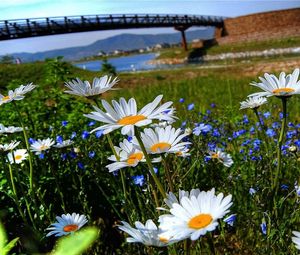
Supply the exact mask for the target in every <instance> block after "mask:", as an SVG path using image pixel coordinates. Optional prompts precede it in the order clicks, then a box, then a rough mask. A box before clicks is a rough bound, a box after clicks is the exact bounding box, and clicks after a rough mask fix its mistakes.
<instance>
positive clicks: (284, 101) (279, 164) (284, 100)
mask: <svg viewBox="0 0 300 255" xmlns="http://www.w3.org/2000/svg"><path fill="white" fill-rule="evenodd" d="M281 101H282V111H283V118H282V122H281V130H280V136H279V139H278V143H277V169H276V172H275V179H274V186H273V190H274V197H275V196H276V194H277V191H278V181H279V175H280V173H281V168H282V158H281V146H282V141H283V138H284V133H285V129H286V115H287V111H286V109H287V98H286V97H281Z"/></svg>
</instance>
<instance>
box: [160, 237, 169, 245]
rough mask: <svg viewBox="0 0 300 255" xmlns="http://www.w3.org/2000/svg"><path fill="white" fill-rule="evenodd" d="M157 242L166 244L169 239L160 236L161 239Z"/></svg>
mask: <svg viewBox="0 0 300 255" xmlns="http://www.w3.org/2000/svg"><path fill="white" fill-rule="evenodd" d="M159 241H161V242H162V243H168V242H169V239H168V238H166V237H163V236H161V237H159Z"/></svg>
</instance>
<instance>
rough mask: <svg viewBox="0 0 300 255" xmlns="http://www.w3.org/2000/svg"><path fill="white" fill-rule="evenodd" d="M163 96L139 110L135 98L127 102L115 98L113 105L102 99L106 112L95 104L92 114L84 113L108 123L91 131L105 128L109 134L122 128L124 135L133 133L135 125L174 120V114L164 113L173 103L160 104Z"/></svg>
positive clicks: (104, 132) (105, 131)
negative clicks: (158, 120)
mask: <svg viewBox="0 0 300 255" xmlns="http://www.w3.org/2000/svg"><path fill="white" fill-rule="evenodd" d="M162 98H163V96H162V95H159V96H157V97H156V98H155V99H154V101H153V102H151V103H149V104H147V105H145V106H144V107H143V108H142V109H141V110H140V111H137V105H136V101H135V99H134V98H131V99H129V100H128V102H126V100H125V99H124V98H121V99H120V101H119V103H118V102H117V101H115V100H113V101H112V105H113V107H112V106H110V105H109V104H108V103H107V102H106V101H105V100H102V105H103V107H104V109H105V110H106V112H103V111H102V110H100V109H99V108H98V107H96V106H94V109H95V110H96V111H95V112H91V113H90V114H84V116H85V117H88V118H90V119H93V120H96V121H100V122H104V123H107V124H106V125H103V126H100V127H97V128H95V129H94V130H92V131H91V132H94V131H97V130H103V134H108V133H109V132H111V131H113V130H115V129H118V128H121V133H122V135H127V134H129V135H133V134H134V126H137V127H142V126H146V125H148V124H150V123H152V120H157V119H160V120H166V121H172V120H173V119H174V116H172V115H168V114H164V115H162V112H164V111H166V110H169V108H168V107H170V106H171V105H172V103H173V102H167V103H164V104H162V105H161V106H158V105H159V103H160V102H161V100H162Z"/></svg>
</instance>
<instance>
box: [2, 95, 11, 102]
mask: <svg viewBox="0 0 300 255" xmlns="http://www.w3.org/2000/svg"><path fill="white" fill-rule="evenodd" d="M9 99H10V96H6V97H2V101H7V100H9Z"/></svg>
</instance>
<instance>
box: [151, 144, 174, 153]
mask: <svg viewBox="0 0 300 255" xmlns="http://www.w3.org/2000/svg"><path fill="white" fill-rule="evenodd" d="M170 148H171V144H169V143H164V142H162V143H156V144H154V145H152V146H151V148H150V150H151V151H152V152H161V151H166V150H168V149H170Z"/></svg>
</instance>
